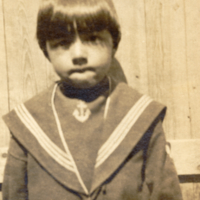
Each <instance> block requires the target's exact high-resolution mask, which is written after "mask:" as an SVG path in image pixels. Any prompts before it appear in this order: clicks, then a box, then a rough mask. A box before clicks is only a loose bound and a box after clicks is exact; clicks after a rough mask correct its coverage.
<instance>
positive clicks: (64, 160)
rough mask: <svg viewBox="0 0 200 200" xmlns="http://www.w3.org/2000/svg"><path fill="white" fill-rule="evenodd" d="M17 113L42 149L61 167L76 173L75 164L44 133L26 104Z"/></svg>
mask: <svg viewBox="0 0 200 200" xmlns="http://www.w3.org/2000/svg"><path fill="white" fill-rule="evenodd" d="M15 112H16V114H17V115H18V117H19V118H20V120H21V121H22V123H23V124H24V125H25V126H26V127H27V128H28V129H29V131H30V132H31V133H32V134H33V136H34V137H35V138H36V139H37V141H38V143H39V144H40V145H41V147H42V148H43V149H44V150H45V151H46V152H47V153H48V154H49V155H50V156H51V157H52V158H53V159H54V160H55V161H56V162H58V163H59V164H60V165H61V166H63V167H64V168H66V169H68V170H69V171H72V172H75V169H74V166H73V163H72V161H71V159H70V157H69V155H67V154H66V153H65V152H64V151H62V150H61V149H60V148H59V147H58V146H57V145H55V144H54V143H53V142H52V141H51V140H50V138H49V137H48V136H47V135H46V134H45V133H44V132H43V130H42V129H41V128H40V126H39V125H38V123H37V122H36V121H35V119H34V118H33V117H32V116H31V115H30V113H29V111H28V110H27V109H26V107H25V106H24V104H21V105H19V106H17V107H16V108H15Z"/></svg>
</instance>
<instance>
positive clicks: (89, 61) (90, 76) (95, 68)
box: [46, 30, 114, 88]
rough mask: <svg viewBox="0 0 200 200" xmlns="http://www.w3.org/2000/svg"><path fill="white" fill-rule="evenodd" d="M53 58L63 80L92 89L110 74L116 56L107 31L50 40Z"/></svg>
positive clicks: (49, 49)
mask: <svg viewBox="0 0 200 200" xmlns="http://www.w3.org/2000/svg"><path fill="white" fill-rule="evenodd" d="M46 45H47V52H48V55H49V59H50V61H51V63H52V65H53V67H54V69H55V71H56V72H57V74H58V75H59V76H60V77H61V79H62V80H64V81H66V82H68V83H69V84H70V85H72V86H74V87H77V88H89V87H93V86H95V85H96V84H97V83H99V82H100V81H101V80H102V79H103V78H104V77H105V76H106V74H107V72H108V70H109V68H110V65H111V62H112V59H113V55H114V49H113V41H112V37H111V35H110V33H109V32H108V31H107V30H103V31H101V32H96V33H91V34H84V33H83V34H78V33H76V34H75V36H74V37H66V38H59V39H53V40H49V41H47V43H46Z"/></svg>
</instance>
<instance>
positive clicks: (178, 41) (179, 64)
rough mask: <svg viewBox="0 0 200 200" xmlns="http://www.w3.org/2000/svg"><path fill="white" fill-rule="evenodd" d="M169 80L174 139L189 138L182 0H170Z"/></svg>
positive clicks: (189, 125)
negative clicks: (171, 84)
mask: <svg viewBox="0 0 200 200" xmlns="http://www.w3.org/2000/svg"><path fill="white" fill-rule="evenodd" d="M170 21H171V25H170V39H171V50H170V53H171V65H172V73H171V80H172V83H173V86H172V91H171V92H172V98H173V104H174V106H173V109H174V116H175V117H174V136H175V139H188V138H191V124H190V110H189V93H188V67H187V63H186V33H185V32H186V27H185V6H184V1H183V0H171V4H170Z"/></svg>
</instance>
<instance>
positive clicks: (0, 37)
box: [0, 0, 9, 147]
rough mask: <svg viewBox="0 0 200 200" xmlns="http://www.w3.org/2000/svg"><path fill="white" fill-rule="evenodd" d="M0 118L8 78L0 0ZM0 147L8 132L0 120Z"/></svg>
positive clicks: (5, 110)
mask: <svg viewBox="0 0 200 200" xmlns="http://www.w3.org/2000/svg"><path fill="white" fill-rule="evenodd" d="M0 52H1V58H0V69H1V73H0V116H2V115H4V114H5V113H7V112H8V110H9V105H8V101H9V97H8V76H7V62H6V49H5V31H4V16H3V7H2V0H0ZM0 130H1V133H0V147H3V146H6V145H8V141H9V132H8V130H7V128H6V126H5V124H4V122H3V121H2V119H0Z"/></svg>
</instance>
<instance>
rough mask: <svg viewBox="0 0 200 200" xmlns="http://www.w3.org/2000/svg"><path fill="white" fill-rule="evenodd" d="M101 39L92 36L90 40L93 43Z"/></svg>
mask: <svg viewBox="0 0 200 200" xmlns="http://www.w3.org/2000/svg"><path fill="white" fill-rule="evenodd" d="M99 39H100V38H99V37H98V36H97V35H90V37H89V40H90V41H91V42H96V41H97V40H99Z"/></svg>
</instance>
